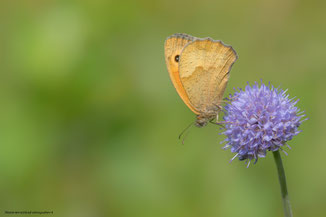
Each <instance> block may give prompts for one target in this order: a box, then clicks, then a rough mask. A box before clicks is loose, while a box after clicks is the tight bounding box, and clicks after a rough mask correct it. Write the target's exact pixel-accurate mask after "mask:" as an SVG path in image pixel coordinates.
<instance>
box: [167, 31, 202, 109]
mask: <svg viewBox="0 0 326 217" xmlns="http://www.w3.org/2000/svg"><path fill="white" fill-rule="evenodd" d="M193 40H195V37H192V36H190V35H187V34H180V33H177V34H174V35H171V36H170V37H168V38H167V39H166V41H165V44H164V50H165V62H166V66H167V68H168V71H169V75H170V79H171V81H172V83H173V85H174V87H175V89H176V90H177V92H178V94H179V96H180V97H181V99H182V100H183V102H184V103H185V104H186V105H187V106H188V107H189V108H190V109H191V110H192V111H193V112H194V113H195V114H198V111H197V110H196V109H195V108H194V107H193V105H192V104H191V103H190V101H189V98H188V96H187V94H186V92H185V90H184V87H183V85H182V83H181V80H180V75H179V62H180V56H181V51H182V49H183V48H184V47H185V46H186V45H187V44H188V43H190V42H192V41H193Z"/></svg>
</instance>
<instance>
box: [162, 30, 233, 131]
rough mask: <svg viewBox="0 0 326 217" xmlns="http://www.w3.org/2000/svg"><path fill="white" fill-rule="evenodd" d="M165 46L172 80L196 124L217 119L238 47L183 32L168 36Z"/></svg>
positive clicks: (204, 123)
mask: <svg viewBox="0 0 326 217" xmlns="http://www.w3.org/2000/svg"><path fill="white" fill-rule="evenodd" d="M164 48H165V62H166V65H167V68H168V71H169V74H170V78H171V81H172V83H173V85H174V87H175V89H176V90H177V92H178V94H179V96H180V97H181V99H182V100H183V102H184V103H185V104H186V105H187V106H188V107H189V108H190V109H191V111H193V112H194V113H195V114H196V115H197V119H196V123H195V125H196V126H197V127H203V126H206V124H207V122H208V121H212V120H214V119H215V118H216V121H217V120H218V113H219V111H220V110H221V106H220V104H221V102H222V97H223V93H224V90H225V88H226V85H227V82H228V80H229V74H230V70H231V67H232V65H233V63H234V62H235V61H236V60H237V58H238V56H237V54H236V52H235V50H233V48H232V47H231V46H228V45H225V44H224V43H223V42H221V41H215V40H213V39H211V38H196V37H193V36H190V35H187V34H180V33H177V34H174V35H172V36H170V37H168V38H167V39H166V41H165V46H164Z"/></svg>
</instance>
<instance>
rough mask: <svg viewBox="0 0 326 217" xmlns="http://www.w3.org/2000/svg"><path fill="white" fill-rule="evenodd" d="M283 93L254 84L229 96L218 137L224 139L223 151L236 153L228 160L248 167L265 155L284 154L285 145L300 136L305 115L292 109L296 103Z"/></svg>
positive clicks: (276, 89)
mask: <svg viewBox="0 0 326 217" xmlns="http://www.w3.org/2000/svg"><path fill="white" fill-rule="evenodd" d="M286 91H287V90H285V91H283V90H282V89H279V88H274V87H273V86H270V85H268V86H266V85H264V84H263V83H262V84H261V85H260V86H259V84H257V83H255V85H253V86H252V87H251V86H250V85H249V84H248V85H247V86H246V88H245V90H241V89H239V90H238V91H237V92H235V93H234V95H230V96H229V99H228V100H229V101H230V103H228V104H227V105H226V106H225V116H224V121H225V131H224V132H222V134H224V135H226V137H227V138H226V139H225V140H224V142H226V145H225V146H224V149H228V148H230V149H231V152H233V153H236V155H235V156H234V157H233V158H232V160H233V159H234V158H236V157H238V158H239V160H247V162H248V166H249V164H250V162H251V160H253V159H255V163H256V162H257V160H258V158H261V157H265V156H266V151H278V150H279V149H280V150H282V151H284V150H283V149H282V147H283V146H284V145H287V144H286V142H287V141H289V140H291V139H292V138H293V136H295V135H297V134H299V133H300V132H301V131H299V130H298V127H299V126H300V124H301V123H302V121H304V120H302V118H303V117H304V116H305V115H304V114H303V112H300V110H299V109H298V108H297V107H296V106H295V105H296V104H297V102H298V101H299V100H294V98H292V99H289V95H287V94H286ZM288 147H289V146H288ZM289 148H290V147H289ZM284 152H285V151H284ZM285 153H286V152H285ZM232 160H231V161H232Z"/></svg>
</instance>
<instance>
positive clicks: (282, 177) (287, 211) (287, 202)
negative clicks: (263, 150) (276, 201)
mask: <svg viewBox="0 0 326 217" xmlns="http://www.w3.org/2000/svg"><path fill="white" fill-rule="evenodd" d="M273 155H274V160H275V163H276V167H277V173H278V180H279V182H280V186H281V194H282V200H283V208H284V216H285V217H292V216H293V215H292V210H291V204H290V200H289V194H288V189H287V187H286V179H285V172H284V168H283V163H282V158H281V155H280V152H279V151H274V152H273Z"/></svg>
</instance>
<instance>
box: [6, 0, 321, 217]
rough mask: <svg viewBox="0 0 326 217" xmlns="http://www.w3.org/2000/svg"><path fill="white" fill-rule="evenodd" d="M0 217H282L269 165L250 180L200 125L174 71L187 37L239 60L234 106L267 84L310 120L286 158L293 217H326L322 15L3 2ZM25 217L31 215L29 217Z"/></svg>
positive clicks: (182, 5) (256, 1)
mask: <svg viewBox="0 0 326 217" xmlns="http://www.w3.org/2000/svg"><path fill="white" fill-rule="evenodd" d="M0 4H1V7H0V25H1V28H0V31H1V34H0V70H1V73H0V193H1V194H0V204H1V205H0V206H1V210H0V212H1V214H0V215H1V216H3V215H4V211H6V210H13V211H21V210H36V211H42V210H47V211H53V212H54V214H53V215H52V216H60V217H72V216H78V217H80V216H112V217H138V216H139V217H198V216H201V217H202V216H206V217H213V216H214V217H215V216H223V217H228V216H230V217H231V216H244V217H246V216H248V217H253V216H266V217H275V216H282V215H283V214H282V212H283V211H282V203H281V196H280V192H279V183H278V179H277V174H276V169H275V165H274V162H273V158H272V155H271V153H269V154H268V155H267V157H266V159H261V160H260V161H259V162H258V163H257V164H256V165H252V166H250V168H249V169H247V168H246V167H245V164H244V163H243V162H239V161H237V160H235V161H234V162H233V163H231V164H229V159H230V158H231V157H232V156H233V155H232V154H231V153H230V151H229V150H228V151H224V150H222V149H221V147H222V145H221V144H219V143H220V141H222V140H223V139H224V137H223V136H221V135H219V134H218V133H219V132H220V131H219V128H218V127H216V126H213V125H209V126H207V127H205V128H202V129H198V128H193V129H191V131H190V133H189V135H188V137H187V139H186V142H185V145H182V144H181V142H180V141H179V140H178V138H177V137H178V135H179V133H180V132H181V131H182V130H183V129H184V128H185V127H186V126H187V125H188V124H189V123H190V122H191V121H193V120H194V119H195V115H194V114H193V113H192V112H191V111H190V110H189V109H188V108H187V107H186V106H185V105H184V103H183V102H182V101H181V99H180V98H179V96H178V95H177V93H176V91H175V90H174V88H173V86H172V84H171V81H170V79H169V76H168V72H167V69H166V66H165V62H164V50H163V44H164V40H165V39H166V37H168V36H169V35H172V34H174V33H177V32H181V33H182V32H185V33H188V34H191V35H194V36H197V37H207V36H210V37H212V38H214V39H220V40H223V41H224V42H225V43H227V44H231V45H232V46H233V48H234V49H235V50H236V51H237V53H238V55H239V59H238V61H237V62H236V63H235V64H234V66H233V69H232V72H231V77H230V81H229V84H228V88H227V90H226V93H232V92H233V88H234V87H244V86H245V85H246V82H247V81H250V82H251V83H252V82H254V81H259V80H260V79H263V80H264V81H265V82H268V81H271V82H272V84H273V85H275V86H279V85H280V86H281V87H282V88H284V89H287V88H288V89H289V91H288V93H289V94H290V96H297V97H298V98H300V102H299V104H298V107H300V108H301V109H302V110H305V111H306V114H307V116H308V117H309V118H310V120H308V121H306V122H304V123H303V125H302V126H301V129H302V130H303V132H302V133H301V134H299V135H298V136H296V137H295V138H294V139H293V140H292V141H290V142H289V145H290V146H292V148H293V149H292V150H287V151H288V152H289V156H287V157H285V156H284V158H283V159H284V164H285V169H286V174H287V180H288V187H289V192H290V198H291V202H292V206H293V212H294V216H297V217H303V216H314V217H319V216H320V217H322V216H325V213H326V211H325V199H326V196H325V195H326V187H325V183H326V169H325V168H326V167H325V152H326V145H325V143H326V141H325V140H326V139H325V138H326V137H323V134H325V126H324V125H323V124H324V123H325V121H326V112H325V106H326V102H325V96H324V94H325V91H326V85H325V80H326V74H325V73H326V61H325V56H326V55H325V48H326V29H325V20H326V13H325V8H326V2H325V1H316V0H311V1H295V0H289V1H283V0H274V1H272V0H269V1H261V0H252V1H241V0H229V1H208V0H201V1H195V2H191V1H175V0H173V1H172V0H157V1H150V0H139V1H133V0H129V1H110V0H109V1H104V0H93V1H64V0H62V1H54V0H48V1H41V0H35V1H9V0H8V1H1V3H0ZM20 216H23V215H20Z"/></svg>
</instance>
